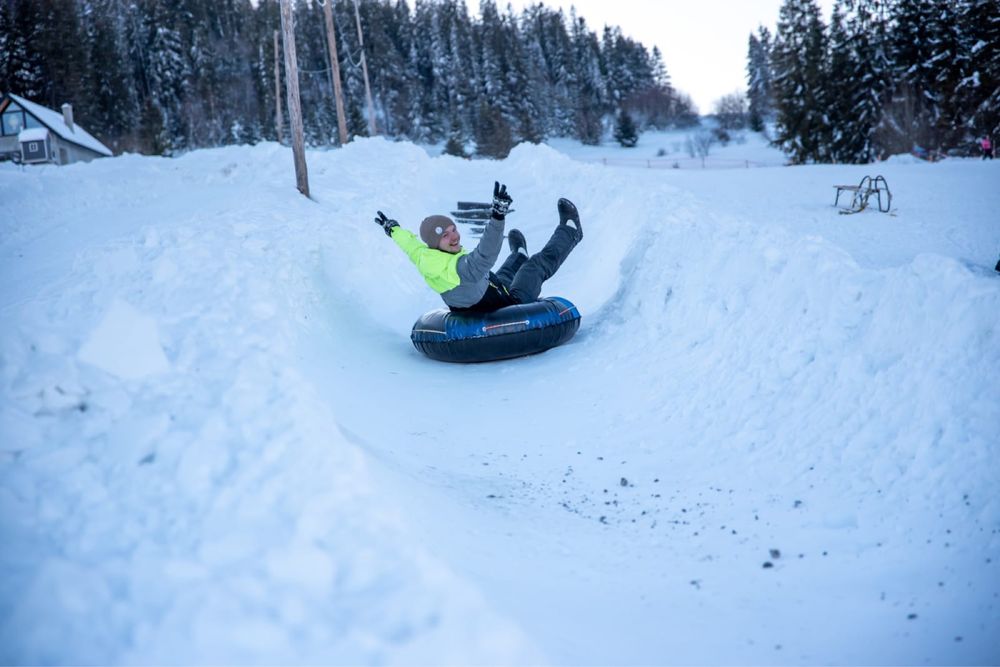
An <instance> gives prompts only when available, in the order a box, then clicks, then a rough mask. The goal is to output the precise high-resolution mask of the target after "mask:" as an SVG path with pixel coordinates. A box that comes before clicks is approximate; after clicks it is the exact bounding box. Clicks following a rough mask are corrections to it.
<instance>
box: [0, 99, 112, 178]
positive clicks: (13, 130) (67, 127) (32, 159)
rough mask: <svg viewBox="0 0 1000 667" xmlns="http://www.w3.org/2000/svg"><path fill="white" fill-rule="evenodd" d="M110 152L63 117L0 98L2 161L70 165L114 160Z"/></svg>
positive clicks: (69, 114)
mask: <svg viewBox="0 0 1000 667" xmlns="http://www.w3.org/2000/svg"><path fill="white" fill-rule="evenodd" d="M111 155H112V153H111V150H110V149H109V148H108V147H107V146H105V145H104V144H102V143H101V142H100V141H98V140H97V139H95V138H94V137H93V135H91V134H90V133H89V132H87V131H86V130H85V129H83V128H82V127H80V126H79V125H77V124H76V123H75V122H73V107H72V106H70V105H69V104H64V105H63V106H62V113H59V112H57V111H53V110H52V109H47V108H45V107H43V106H42V105H40V104H35V103H34V102H29V101H28V100H26V99H24V98H23V97H20V96H18V95H14V94H11V93H8V94H6V95H4V96H3V97H2V98H0V159H13V160H17V161H19V162H22V163H24V164H41V163H52V164H70V163H72V162H80V161H84V162H85V161H88V160H93V159H94V158H96V157H111Z"/></svg>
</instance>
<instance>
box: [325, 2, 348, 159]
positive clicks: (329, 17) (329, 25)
mask: <svg viewBox="0 0 1000 667" xmlns="http://www.w3.org/2000/svg"><path fill="white" fill-rule="evenodd" d="M332 4H333V0H326V2H324V3H323V18H324V19H325V21H326V44H327V46H328V47H329V48H330V67H331V68H332V72H331V74H330V76H331V78H332V79H333V97H334V99H335V100H336V102H337V133H338V134H339V135H340V145H341V146H343V145H344V144H346V143H347V119H346V118H345V117H344V91H343V90H341V88H340V58H339V57H338V56H337V33H336V31H334V29H333V7H331V5H332Z"/></svg>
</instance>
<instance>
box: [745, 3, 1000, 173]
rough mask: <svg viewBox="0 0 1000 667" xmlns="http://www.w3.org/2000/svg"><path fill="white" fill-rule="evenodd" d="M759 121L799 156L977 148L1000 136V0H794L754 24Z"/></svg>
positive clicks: (852, 157) (754, 97) (751, 76)
mask: <svg viewBox="0 0 1000 667" xmlns="http://www.w3.org/2000/svg"><path fill="white" fill-rule="evenodd" d="M747 61H748V63H747V74H748V81H749V87H748V92H747V98H748V103H749V122H750V126H751V127H752V128H754V129H757V130H762V129H763V128H764V125H765V122H767V121H773V123H774V136H773V137H772V141H773V142H774V143H775V144H776V145H777V146H779V147H780V148H782V149H783V150H784V151H785V152H786V153H787V154H788V155H789V157H790V158H791V160H792V161H793V162H795V163H805V162H847V163H866V162H871V161H872V160H875V159H879V158H882V157H885V156H887V155H891V154H895V153H901V152H910V151H915V152H921V151H924V152H926V154H928V155H933V154H935V153H943V152H946V151H948V150H956V151H958V152H959V153H961V152H963V151H967V150H969V149H970V146H971V145H972V142H974V140H975V139H976V138H977V137H981V136H983V135H993V136H994V138H996V137H997V136H998V135H1000V0H836V3H835V5H834V9H833V15H832V17H831V20H830V24H829V25H825V24H824V23H823V21H822V19H821V17H820V9H819V6H818V4H817V2H816V0H784V2H783V4H782V6H781V10H780V15H779V19H778V25H777V32H776V34H775V35H774V36H773V37H772V35H771V34H770V32H768V30H767V29H766V28H763V27H762V28H760V29H759V30H758V32H757V33H756V34H751V35H750V39H749V49H748V56H747Z"/></svg>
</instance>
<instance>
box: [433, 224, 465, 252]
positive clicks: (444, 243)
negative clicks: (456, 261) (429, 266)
mask: <svg viewBox="0 0 1000 667" xmlns="http://www.w3.org/2000/svg"><path fill="white" fill-rule="evenodd" d="M461 249H462V235H461V234H459V233H458V230H457V229H456V228H455V225H448V228H447V229H445V230H444V234H442V235H441V239H440V240H439V241H438V250H443V251H444V252H450V253H452V254H455V253H456V252H458V251H459V250H461Z"/></svg>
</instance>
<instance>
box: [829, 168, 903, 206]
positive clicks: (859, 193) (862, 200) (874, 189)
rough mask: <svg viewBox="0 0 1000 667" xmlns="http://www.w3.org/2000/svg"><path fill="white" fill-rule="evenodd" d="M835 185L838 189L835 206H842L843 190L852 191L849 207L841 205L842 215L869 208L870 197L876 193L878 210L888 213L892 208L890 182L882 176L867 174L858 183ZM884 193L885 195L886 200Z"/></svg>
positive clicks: (834, 201)
mask: <svg viewBox="0 0 1000 667" xmlns="http://www.w3.org/2000/svg"><path fill="white" fill-rule="evenodd" d="M833 187H835V188H836V189H837V198H836V199H834V200H833V205H834V206H838V207H840V193H841V192H850V193H852V196H851V205H850V207H849V208H844V207H840V208H841V211H840V214H841V215H850V214H851V213H860V212H861V211H863V210H865V209H866V208H868V198H869V197H871V196H872V195H875V197H876V199H877V200H878V210H879V211H881V212H882V213H888V212H889V209H890V208H892V193H891V192H890V191H889V184H888V183H886V182H885V178H884V177H882V176H876V177H875V178H872V177H871V176H865V177H864V178H862V179H861V182H860V183H858V184H857V185H835V186H833ZM883 195H884V196H885V200H884V201H883Z"/></svg>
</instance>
